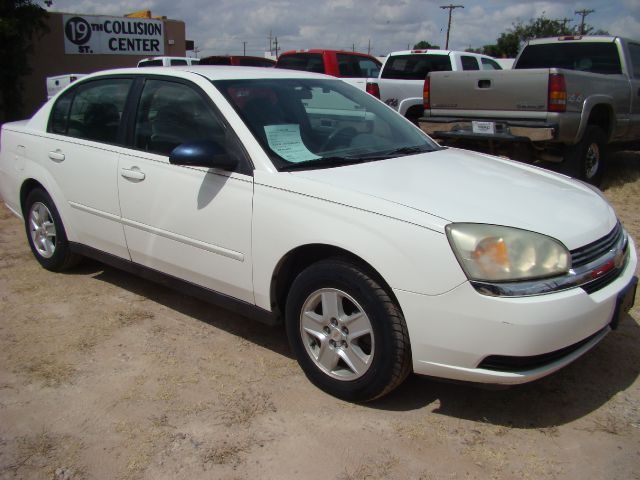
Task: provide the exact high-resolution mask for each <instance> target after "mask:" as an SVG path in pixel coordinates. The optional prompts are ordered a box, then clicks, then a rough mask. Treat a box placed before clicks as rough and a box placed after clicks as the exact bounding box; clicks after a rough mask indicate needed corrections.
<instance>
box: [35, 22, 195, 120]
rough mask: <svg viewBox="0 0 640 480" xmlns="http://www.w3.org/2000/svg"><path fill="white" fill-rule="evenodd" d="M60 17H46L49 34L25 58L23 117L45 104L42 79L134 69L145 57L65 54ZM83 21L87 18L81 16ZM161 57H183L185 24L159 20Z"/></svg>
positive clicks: (44, 81)
mask: <svg viewBox="0 0 640 480" xmlns="http://www.w3.org/2000/svg"><path fill="white" fill-rule="evenodd" d="M63 15H65V14H63V13H53V12H51V13H49V18H48V20H47V23H48V25H49V29H50V31H49V33H47V34H46V35H44V36H43V37H42V38H40V39H37V40H36V41H35V43H34V52H33V54H32V55H31V56H30V57H29V65H30V66H31V68H32V72H31V74H30V75H28V76H27V77H24V82H23V85H24V90H23V102H24V109H23V114H24V117H25V118H27V117H30V116H31V115H33V113H34V112H35V111H36V110H37V109H38V108H40V106H42V104H43V103H44V102H45V101H46V100H47V85H46V78H47V77H52V76H55V75H65V74H68V73H92V72H97V71H99V70H106V69H110V68H122V67H135V66H136V64H137V63H138V61H139V60H141V59H142V58H145V57H147V56H148V55H101V54H82V55H79V54H65V43H64V39H65V35H64V25H63ZM82 16H83V17H87V15H82ZM162 22H163V24H164V55H167V56H176V57H184V56H186V51H185V40H186V38H185V24H184V22H182V21H178V20H163V21H162Z"/></svg>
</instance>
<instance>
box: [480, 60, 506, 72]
mask: <svg viewBox="0 0 640 480" xmlns="http://www.w3.org/2000/svg"><path fill="white" fill-rule="evenodd" d="M480 61H481V62H482V70H502V67H501V66H500V64H499V63H498V62H496V61H494V60H491V59H490V58H482V59H481V60H480Z"/></svg>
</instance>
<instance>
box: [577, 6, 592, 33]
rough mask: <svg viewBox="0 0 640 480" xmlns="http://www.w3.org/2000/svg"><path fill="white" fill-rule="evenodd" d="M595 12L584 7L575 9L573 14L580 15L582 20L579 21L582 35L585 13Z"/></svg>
mask: <svg viewBox="0 0 640 480" xmlns="http://www.w3.org/2000/svg"><path fill="white" fill-rule="evenodd" d="M593 12H595V10H593V9H586V8H583V9H582V10H576V11H575V14H576V15H581V16H582V20H581V21H580V35H584V17H586V16H587V15H589V14H590V13H593Z"/></svg>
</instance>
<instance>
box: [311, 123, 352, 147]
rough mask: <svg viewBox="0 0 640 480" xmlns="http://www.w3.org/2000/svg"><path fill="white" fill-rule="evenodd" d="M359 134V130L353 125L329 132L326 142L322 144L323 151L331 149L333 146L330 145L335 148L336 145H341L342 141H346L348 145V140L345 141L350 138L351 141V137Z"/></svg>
mask: <svg viewBox="0 0 640 480" xmlns="http://www.w3.org/2000/svg"><path fill="white" fill-rule="evenodd" d="M357 134H358V132H357V131H356V129H355V128H353V127H342V128H338V129H337V130H334V131H333V132H331V133H330V134H329V136H328V137H327V139H326V140H325V141H324V143H323V144H322V146H321V147H320V149H321V150H322V151H326V150H331V148H329V147H332V148H335V147H337V146H339V145H340V143H339V142H341V141H342V142H344V143H345V145H346V144H347V142H345V140H348V141H349V142H350V141H351V139H352V138H353V137H354V136H356V135H357ZM334 143H335V145H333V144H334Z"/></svg>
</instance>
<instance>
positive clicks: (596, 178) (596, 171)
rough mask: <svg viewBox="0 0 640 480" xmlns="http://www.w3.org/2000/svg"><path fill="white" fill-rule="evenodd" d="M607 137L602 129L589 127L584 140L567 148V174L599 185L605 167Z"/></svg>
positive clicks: (565, 158) (565, 153)
mask: <svg viewBox="0 0 640 480" xmlns="http://www.w3.org/2000/svg"><path fill="white" fill-rule="evenodd" d="M606 145H607V136H606V135H605V133H604V132H603V131H602V129H601V128H600V127H596V126H594V125H589V126H588V127H587V130H586V131H585V132H584V136H583V137H582V140H581V141H580V142H578V143H577V144H576V145H571V146H568V147H566V149H565V152H564V162H565V165H566V168H565V172H566V173H567V174H569V175H571V176H573V177H576V178H579V179H580V180H584V181H585V182H589V183H591V184H593V185H598V184H599V183H600V182H601V181H602V176H603V174H604V167H605V153H606Z"/></svg>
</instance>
